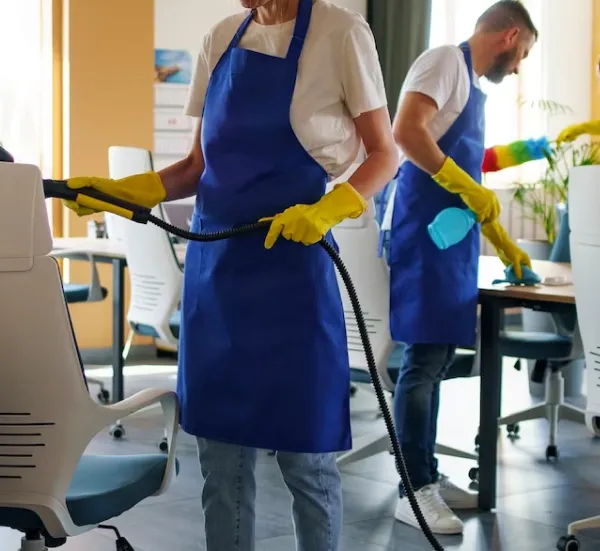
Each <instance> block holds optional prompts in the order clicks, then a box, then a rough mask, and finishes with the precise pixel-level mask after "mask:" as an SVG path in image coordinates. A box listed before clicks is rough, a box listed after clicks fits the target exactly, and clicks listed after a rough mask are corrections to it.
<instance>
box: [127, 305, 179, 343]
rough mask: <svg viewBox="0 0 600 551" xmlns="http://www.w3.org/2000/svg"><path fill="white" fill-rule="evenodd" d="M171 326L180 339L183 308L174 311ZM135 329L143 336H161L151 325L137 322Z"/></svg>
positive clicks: (172, 331) (170, 319) (176, 336)
mask: <svg viewBox="0 0 600 551" xmlns="http://www.w3.org/2000/svg"><path fill="white" fill-rule="evenodd" d="M169 328H170V329H171V333H173V336H174V337H175V338H176V339H178V338H179V331H180V330H181V310H176V311H175V312H173V314H172V315H171V317H170V318H169ZM134 330H135V332H136V333H137V334H138V335H142V336H143V337H152V338H154V339H158V338H160V337H159V335H158V333H157V332H156V331H155V329H154V327H150V326H149V325H143V324H141V323H137V324H135V325H134Z"/></svg>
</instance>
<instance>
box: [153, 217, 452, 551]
mask: <svg viewBox="0 0 600 551" xmlns="http://www.w3.org/2000/svg"><path fill="white" fill-rule="evenodd" d="M148 221H149V222H152V223H153V224H155V225H156V226H158V227H159V228H162V229H163V230H165V231H167V232H168V233H171V234H173V235H176V236H178V237H181V238H183V239H187V240H188V241H202V242H208V241H220V240H222V239H229V238H231V237H236V236H239V235H243V234H245V233H250V232H255V231H259V230H265V229H267V228H268V227H269V226H270V222H268V221H267V222H257V223H255V224H248V225H245V226H239V227H237V228H233V229H229V230H224V231H218V232H212V233H194V232H189V231H186V230H182V229H180V228H178V227H176V226H173V225H171V224H169V223H167V222H165V221H164V220H162V219H160V218H158V217H156V216H154V215H152V214H150V215H149V216H148ZM319 245H320V246H321V247H322V248H323V249H325V252H326V253H327V254H328V255H329V257H330V258H331V260H332V261H333V263H334V264H335V267H336V268H337V270H338V272H339V274H340V276H341V277H342V280H343V281H344V285H345V286H346V290H347V291H348V295H349V296H350V302H351V303H352V309H353V310H354V316H355V317H356V323H357V324H358V330H359V332H360V338H361V340H362V344H363V348H364V349H365V355H366V357H367V364H368V366H369V373H370V375H371V381H372V383H373V388H374V389H375V394H376V396H377V401H378V402H379V407H380V408H381V411H382V412H383V419H384V421H385V426H386V429H387V432H388V435H389V438H390V440H391V442H392V448H393V451H394V459H395V462H396V468H397V470H398V472H399V473H400V477H401V479H402V485H403V486H404V490H405V492H406V496H407V497H408V500H409V502H410V506H411V507H412V510H413V512H414V514H415V517H416V518H417V521H418V523H419V526H420V527H421V529H422V530H423V533H424V534H425V537H426V538H427V540H428V541H429V543H430V544H431V547H432V548H433V549H435V550H436V551H444V548H443V547H442V545H441V544H440V542H439V541H438V540H437V539H436V537H435V535H434V534H433V532H432V531H431V528H430V527H429V525H428V524H427V521H426V520H425V517H424V516H423V513H422V512H421V509H420V508H419V504H418V502H417V499H416V497H415V492H414V490H413V488H412V484H411V482H410V477H409V474H408V471H407V469H406V463H405V462H404V456H403V455H402V450H401V449H400V443H399V442H398V438H397V436H396V431H395V429H394V421H393V419H392V415H391V413H390V409H389V407H388V405H387V401H386V399H385V395H384V393H383V389H382V387H381V380H380V379H379V375H378V373H377V366H376V364H375V357H374V356H373V350H372V349H371V342H370V340H369V334H368V332H367V325H366V323H365V319H364V316H363V313H362V309H361V307H360V302H359V300H358V295H357V293H356V289H355V288H354V284H353V283H352V279H351V278H350V274H349V273H348V270H347V269H346V266H344V263H343V262H342V259H341V258H340V255H339V254H338V253H337V251H336V250H335V249H334V247H333V246H332V245H331V244H330V243H329V242H328V241H326V240H325V239H322V240H321V241H319Z"/></svg>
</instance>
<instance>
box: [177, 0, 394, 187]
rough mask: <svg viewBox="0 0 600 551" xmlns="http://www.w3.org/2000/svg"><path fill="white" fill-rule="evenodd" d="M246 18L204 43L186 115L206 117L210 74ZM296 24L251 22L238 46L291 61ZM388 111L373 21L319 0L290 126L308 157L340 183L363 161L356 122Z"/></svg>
mask: <svg viewBox="0 0 600 551" xmlns="http://www.w3.org/2000/svg"><path fill="white" fill-rule="evenodd" d="M247 15H248V12H247V11H246V12H243V13H240V14H236V15H233V16H231V17H228V18H226V19H224V20H223V21H221V22H220V23H218V24H217V25H216V26H215V27H213V29H212V30H211V31H210V32H209V33H208V34H207V35H206V37H205V38H204V44H203V47H202V50H201V52H200V55H199V56H198V61H197V65H196V70H195V73H194V78H193V81H192V85H191V87H190V92H189V97H188V102H187V107H186V111H185V112H186V114H187V115H190V116H192V117H201V116H202V111H203V107H204V99H205V96H206V90H207V87H208V83H209V80H210V75H211V73H212V71H213V69H214V68H215V66H216V64H217V63H218V61H219V59H220V58H221V56H222V55H223V53H224V52H225V51H226V49H227V47H228V45H229V43H230V42H231V39H232V38H233V36H234V35H235V33H236V31H237V29H238V28H239V26H240V25H241V24H242V22H243V20H244V18H245V17H246V16H247ZM295 23H296V22H295V20H294V21H289V22H287V23H284V24H282V25H269V26H265V25H259V24H258V23H256V22H255V21H252V22H251V23H250V25H249V26H248V28H247V29H246V32H245V33H244V36H243V37H242V39H241V41H240V43H239V44H238V47H240V48H244V49H247V50H253V51H257V52H260V53H263V54H267V55H272V56H277V57H285V56H286V54H287V50H288V47H289V45H290V42H291V38H292V33H293V30H294V26H295ZM386 105H387V100H386V94H385V87H384V83H383V76H382V73H381V66H380V64H379V56H378V54H377V49H376V47H375V41H374V39H373V35H372V33H371V29H370V28H369V26H368V24H367V22H366V21H365V20H364V18H363V17H362V16H361V15H360V14H356V13H353V12H350V11H348V10H346V9H344V8H342V7H340V6H336V5H335V4H332V3H330V2H327V1H325V0H315V1H314V6H313V10H312V17H311V21H310V27H309V29H308V33H307V36H306V40H305V42H304V49H303V50H302V55H301V57H300V62H299V67H298V77H297V80H296V88H295V90H294V95H293V98H292V106H291V111H290V122H291V125H292V128H293V129H294V132H295V133H296V136H297V137H298V140H299V141H300V143H301V144H302V145H303V146H304V148H305V149H306V150H307V151H308V152H309V153H310V155H311V156H312V157H313V158H314V159H315V160H316V161H317V162H318V163H319V164H320V165H321V166H322V167H323V168H324V169H325V170H326V171H327V173H328V174H329V175H330V178H332V179H334V178H337V177H339V176H341V175H342V174H344V173H345V172H346V171H347V170H348V169H349V168H350V167H351V165H352V164H353V163H355V162H360V160H362V159H360V160H359V155H361V153H362V149H361V145H362V143H361V139H360V136H359V135H358V133H357V131H356V127H355V125H354V121H353V119H354V118H356V117H358V116H359V115H361V114H362V113H366V112H368V111H372V110H374V109H378V108H380V107H385V106H386Z"/></svg>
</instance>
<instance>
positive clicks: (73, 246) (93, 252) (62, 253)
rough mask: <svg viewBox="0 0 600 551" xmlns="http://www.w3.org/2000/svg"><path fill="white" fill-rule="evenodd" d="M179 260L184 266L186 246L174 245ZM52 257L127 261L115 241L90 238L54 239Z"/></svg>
mask: <svg viewBox="0 0 600 551" xmlns="http://www.w3.org/2000/svg"><path fill="white" fill-rule="evenodd" d="M173 248H174V249H175V254H176V256H177V260H178V261H179V262H180V263H181V264H183V261H184V260H185V251H186V245H185V244H177V245H174V246H173ZM52 256H56V257H61V258H75V257H76V256H77V257H79V256H85V257H87V258H89V257H94V259H97V260H98V261H100V259H101V258H104V259H110V260H112V259H125V251H124V250H123V244H122V243H121V242H120V241H116V240H115V239H91V238H89V237H64V238H63V237H61V238H57V239H54V242H53V248H52Z"/></svg>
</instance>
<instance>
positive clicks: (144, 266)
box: [120, 205, 183, 344]
mask: <svg viewBox="0 0 600 551" xmlns="http://www.w3.org/2000/svg"><path fill="white" fill-rule="evenodd" d="M152 214H153V215H154V216H157V217H159V218H162V219H163V220H164V215H163V211H162V207H161V206H160V205H159V206H157V207H155V208H154V209H153V210H152ZM120 231H121V237H122V240H123V245H124V249H125V257H126V258H127V267H128V269H129V278H130V281H131V301H130V304H129V311H128V313H127V320H128V321H129V323H130V324H132V325H133V326H136V325H143V326H146V327H152V328H154V330H155V331H156V333H157V334H158V335H159V337H160V338H161V339H163V340H165V341H166V342H169V343H171V344H177V342H178V341H177V338H175V336H174V335H173V333H172V332H171V329H170V328H169V318H170V317H171V315H172V314H173V312H174V311H175V310H176V309H177V304H178V302H179V300H180V298H181V287H182V284H183V274H182V271H181V267H180V265H179V262H178V261H177V257H176V255H175V252H174V250H173V245H172V243H171V241H170V239H169V235H168V234H167V233H166V232H165V231H164V230H161V229H160V228H158V227H157V226H155V225H154V224H137V223H135V222H131V221H129V220H123V223H122V224H121V228H120Z"/></svg>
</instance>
